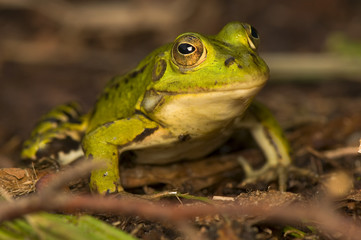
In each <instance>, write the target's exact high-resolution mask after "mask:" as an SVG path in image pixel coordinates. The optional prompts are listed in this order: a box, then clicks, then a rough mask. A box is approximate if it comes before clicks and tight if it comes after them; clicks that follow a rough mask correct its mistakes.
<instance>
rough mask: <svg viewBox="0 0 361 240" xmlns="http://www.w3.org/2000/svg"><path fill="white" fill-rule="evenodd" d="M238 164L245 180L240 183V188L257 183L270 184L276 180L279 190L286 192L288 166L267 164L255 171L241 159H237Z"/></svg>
mask: <svg viewBox="0 0 361 240" xmlns="http://www.w3.org/2000/svg"><path fill="white" fill-rule="evenodd" d="M238 162H239V163H240V164H241V166H242V167H243V170H244V172H245V179H244V180H243V182H242V183H241V186H245V185H247V184H252V183H256V182H258V181H265V182H271V181H274V180H278V186H279V190H280V191H282V192H284V191H286V188H287V175H288V168H289V165H287V166H283V165H281V164H278V165H275V164H271V163H270V162H267V163H266V164H265V165H264V166H263V167H262V168H260V169H256V170H255V169H253V167H252V166H251V165H250V164H249V163H248V162H247V161H246V160H245V159H244V158H243V157H239V158H238Z"/></svg>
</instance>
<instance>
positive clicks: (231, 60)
mask: <svg viewBox="0 0 361 240" xmlns="http://www.w3.org/2000/svg"><path fill="white" fill-rule="evenodd" d="M235 60H236V59H234V57H229V58H227V59H226V61H224V65H225V66H226V67H229V66H231V65H232V64H233V63H234V62H235Z"/></svg>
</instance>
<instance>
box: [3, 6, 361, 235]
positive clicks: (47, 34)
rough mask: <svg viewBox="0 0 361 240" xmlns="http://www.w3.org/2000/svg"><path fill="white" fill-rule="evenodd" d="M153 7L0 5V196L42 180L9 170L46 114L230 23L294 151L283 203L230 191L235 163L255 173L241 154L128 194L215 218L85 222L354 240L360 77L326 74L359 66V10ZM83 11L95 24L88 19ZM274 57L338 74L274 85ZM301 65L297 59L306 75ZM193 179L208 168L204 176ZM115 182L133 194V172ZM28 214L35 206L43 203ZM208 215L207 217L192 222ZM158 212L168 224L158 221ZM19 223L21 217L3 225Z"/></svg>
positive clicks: (154, 172) (244, 189)
mask: <svg viewBox="0 0 361 240" xmlns="http://www.w3.org/2000/svg"><path fill="white" fill-rule="evenodd" d="M164 2H165V1H160V0H158V1H154V2H153V4H149V3H147V1H134V2H131V1H122V2H121V3H115V2H112V1H109V2H106V4H104V3H100V2H97V1H92V2H89V3H88V2H87V3H85V2H84V1H57V2H56V4H57V5H56V6H54V5H46V4H48V3H45V2H44V3H43V4H42V5H37V4H29V3H27V2H26V1H24V2H22V1H19V2H18V5H16V4H14V3H10V2H8V3H6V1H5V3H2V4H1V5H0V13H1V14H0V21H1V22H2V25H1V26H0V35H1V36H2V38H1V39H0V49H1V52H2V54H1V56H0V63H1V66H0V69H1V75H0V79H1V80H0V82H1V88H0V111H1V112H2V114H1V117H0V167H1V168H2V169H1V171H0V176H2V188H5V190H6V191H7V192H9V193H13V194H14V195H19V194H23V193H26V192H28V191H32V190H34V187H35V186H34V185H33V183H34V182H33V181H28V180H29V179H28V178H26V176H30V179H31V177H32V179H38V178H41V177H42V175H41V173H40V174H39V172H37V175H36V176H35V175H34V176H33V175H32V174H33V173H34V171H35V170H34V169H31V166H28V165H25V164H24V163H23V162H21V161H20V159H19V152H20V148H21V143H22V141H23V140H24V139H25V138H26V137H27V136H28V134H29V132H30V130H31V128H32V127H33V126H34V124H35V123H36V121H37V119H38V118H39V117H40V116H41V115H42V114H44V113H45V112H46V111H48V110H49V109H51V108H52V107H54V106H56V105H57V104H61V103H64V102H67V101H72V100H76V101H78V102H80V103H81V105H82V106H83V108H84V110H85V111H86V110H88V109H90V108H91V106H92V104H93V103H94V101H95V99H96V96H97V95H98V94H99V93H100V91H101V89H102V87H103V86H104V85H105V83H106V81H107V80H108V79H110V78H111V77H112V76H113V75H115V74H119V73H124V72H126V71H127V70H129V69H131V67H133V66H135V65H136V63H137V62H138V61H139V60H141V59H142V58H143V57H144V56H145V55H146V54H147V53H149V51H151V50H152V49H154V48H155V47H157V46H159V45H162V44H164V43H165V42H169V41H172V40H173V39H174V38H175V37H176V36H177V35H178V34H179V33H182V32H185V31H199V32H202V33H206V34H214V33H216V32H217V31H218V30H219V29H220V28H221V27H222V26H223V25H224V24H225V23H227V22H229V21H233V20H238V21H245V22H249V23H251V24H253V25H254V26H256V28H257V29H258V31H259V33H260V35H261V49H260V54H261V56H262V54H264V55H265V56H267V59H269V65H270V68H271V79H270V81H269V83H268V84H267V85H266V86H265V88H264V89H263V90H262V91H261V92H260V94H259V95H258V96H257V99H258V100H259V101H261V102H263V103H264V104H265V105H267V106H268V107H269V108H270V109H271V110H272V112H273V113H274V114H275V116H276V118H277V119H278V120H279V122H280V124H281V126H282V127H283V129H284V130H285V133H286V137H287V138H288V139H289V141H290V143H291V146H292V149H293V152H292V158H293V166H295V167H298V168H301V169H304V170H308V171H310V172H311V173H312V174H309V175H299V174H297V173H296V171H290V174H289V176H288V181H287V191H286V192H285V193H282V192H279V191H278V188H277V184H276V182H271V183H269V182H267V183H265V182H258V183H257V184H254V185H247V186H241V185H240V182H241V180H242V169H241V168H240V167H239V166H238V165H237V162H236V157H237V156H238V154H243V155H244V156H246V157H247V159H249V160H250V161H261V160H262V156H261V154H260V152H259V151H258V150H257V149H256V148H253V147H252V146H251V147H250V148H246V149H235V151H234V152H233V153H227V154H226V155H221V156H219V155H218V156H210V158H207V159H204V160H203V161H199V162H197V163H194V164H193V165H192V164H189V165H187V164H179V165H175V166H173V167H172V169H173V172H169V169H164V168H144V169H143V168H139V169H137V171H142V172H143V175H144V176H145V177H144V179H142V181H143V182H142V184H140V185H147V187H138V188H136V189H133V190H132V191H133V192H135V193H138V192H140V191H142V192H147V193H148V194H151V193H154V192H155V191H158V190H174V189H176V190H178V191H179V192H181V193H189V194H191V195H192V196H201V197H206V199H207V200H211V199H214V200H215V201H216V203H215V206H216V208H215V209H214V208H212V207H209V206H208V203H204V199H194V197H193V198H192V197H191V198H192V199H188V198H189V197H187V198H186V196H183V195H180V196H177V197H174V196H168V197H163V198H162V201H154V203H153V200H152V201H151V202H152V204H154V206H153V208H157V207H162V208H164V212H162V211H158V212H157V211H155V212H152V211H153V210H150V209H152V208H151V207H150V206H149V205H148V201H147V202H146V203H144V202H142V203H139V205H138V206H140V207H139V208H134V212H131V211H129V212H127V208H126V207H125V208H124V209H113V210H114V211H113V212H111V213H109V211H104V212H102V211H101V209H103V210H104V206H105V203H104V206H98V207H99V209H100V210H95V207H94V209H91V210H92V211H90V212H91V213H92V214H94V215H95V216H96V217H97V218H99V219H101V220H104V221H105V222H108V223H111V224H113V225H114V226H116V227H117V228H120V229H122V230H125V231H126V232H129V233H131V234H132V235H134V236H136V237H138V238H142V239H176V238H179V239H183V238H184V236H188V238H194V239H198V237H199V236H200V235H201V236H203V237H204V238H205V239H270V238H272V237H273V239H296V238H298V239H345V238H348V239H357V236H358V235H357V233H360V231H361V230H360V228H361V226H360V219H359V212H360V201H361V198H360V189H359V187H361V184H360V179H361V178H360V177H361V170H360V166H361V161H360V160H361V157H360V156H359V155H358V153H357V150H358V146H359V139H360V137H361V113H360V112H359V105H360V104H359V103H360V102H361V95H360V92H361V83H360V80H361V75H360V71H358V72H357V71H352V72H347V71H348V70H347V69H349V68H346V67H345V71H341V72H340V71H336V70H337V69H338V68H337V66H341V64H345V61H346V60H345V59H347V58H348V57H352V59H357V61H359V59H360V39H361V35H360V33H361V29H360V28H361V27H360V24H359V22H360V21H361V19H360V18H361V16H360V14H359V12H360V11H361V5H360V3H359V2H358V1H341V0H332V1H330V0H328V1H326V0H317V1H312V2H310V3H305V1H301V0H299V1H292V2H287V3H283V2H281V1H276V2H274V3H273V4H272V5H271V4H270V3H269V2H268V1H257V3H256V2H254V3H253V1H252V2H251V1H227V4H225V3H224V1H217V0H212V1H209V2H208V3H207V5H204V4H202V1H174V2H173V3H172V4H169V6H168V5H167V6H165V5H164ZM112 9H113V10H114V12H113V11H112ZM94 10H96V11H95V13H97V14H99V16H98V15H97V14H95V15H88V14H91V13H92V11H94ZM123 10H124V12H122V14H118V13H119V12H120V11H123ZM93 14H94V12H93ZM100 14H102V15H100ZM127 14H128V15H127ZM90 16H91V17H90ZM93 16H97V17H99V19H98V18H96V17H94V19H98V21H90V20H91V19H93V18H92V17H93ZM100 16H102V17H100ZM105 16H106V17H105ZM121 16H124V18H126V19H130V20H129V21H125V20H124V19H122V18H121ZM148 16H149V17H148ZM84 19H87V20H84ZM145 23H147V24H145ZM340 36H341V37H340ZM340 39H341V40H340ZM342 39H343V40H342ZM345 39H346V40H345ZM347 39H348V40H347ZM280 53H281V54H284V53H287V54H290V53H291V54H292V56H294V57H298V56H304V54H305V53H307V54H308V53H312V54H314V55H312V56H319V55H323V54H330V55H326V56H329V58H328V59H336V60H339V61H340V63H339V64H338V62H337V64H336V65H335V66H334V67H330V68H327V67H324V66H323V65H322V64H321V63H320V64H319V65H317V66H321V67H320V68H321V70H320V72H321V73H324V74H323V75H322V74H319V75H312V74H308V75H307V74H306V75H305V74H304V72H301V73H299V74H298V73H297V72H296V73H293V74H292V73H291V74H289V72H288V75H286V74H285V72H282V68H280V66H279V65H277V64H278V63H277V62H276V61H275V59H276V58H275V56H279V55H278V54H280ZM283 56H289V55H283ZM312 56H311V57H310V58H302V59H303V61H307V60H309V61H312ZM267 59H266V60H267ZM305 59H306V60H305ZM284 62H287V58H286V59H285V61H284ZM353 64H355V61H350V62H347V61H346V65H347V67H349V66H352V65H353ZM280 65H281V66H283V64H280ZM300 65H301V64H300ZM317 66H315V68H317ZM356 66H357V65H356ZM300 67H301V66H300ZM280 69H281V70H280ZM296 69H297V66H296ZM325 69H326V70H325ZM335 69H336V70H335ZM306 71H307V70H306ZM309 71H310V72H311V71H314V68H311V69H310V70H309ZM320 72H318V73H320ZM211 163H212V164H211ZM205 165H206V166H208V168H207V170H205V171H203V170H204V169H205V167H204V166H205ZM10 167H11V168H10ZM29 167H30V168H29ZM14 168H16V169H14ZM24 169H27V170H26V171H25V170H24ZM189 169H191V172H192V173H193V174H183V175H182V174H178V175H176V174H174V173H184V172H185V171H186V170H187V171H188V173H189V172H190V170H189ZM37 170H39V169H37ZM70 170H71V169H70ZM127 170H128V172H127V174H128V175H126V177H125V178H126V179H125V180H124V181H128V182H129V184H130V185H131V184H132V181H135V180H136V179H135V178H134V177H133V176H134V174H135V173H134V172H132V170H134V169H132V168H128V169H127ZM201 170H202V171H201ZM52 171H53V172H54V169H52ZM75 173H76V174H84V177H83V178H81V179H82V180H83V181H80V182H79V181H75V182H73V181H72V182H71V189H70V191H71V192H72V193H86V192H87V191H88V190H87V185H86V183H84V181H85V182H86V179H87V176H86V173H84V172H81V171H80V173H79V172H75ZM27 174H28V175H27ZM73 174H74V173H73ZM154 176H158V177H159V176H162V179H167V183H163V184H155V183H154V182H152V181H153V177H154ZM175 176H176V177H175ZM69 179H72V177H70V178H69ZM65 180H66V178H65ZM72 180H78V179H72ZM21 181H22V182H21ZM47 182H51V177H50V178H49V177H48V179H47V178H42V179H41V181H40V182H38V185H37V187H38V188H41V185H42V184H44V185H46V184H47ZM12 183H14V184H15V185H11V184H12ZM169 183H172V184H169ZM64 185H69V184H68V183H67V184H64ZM54 189H57V190H58V191H57V195H61V194H62V193H63V190H59V189H60V188H59V186H56V187H54ZM66 191H68V190H66ZM52 194H53V193H52ZM25 196H33V195H28V194H25ZM54 199H55V200H56V198H54ZM38 200H39V199H38ZM55 200H54V201H55ZM88 200H89V199H88ZM120 200H122V199H120ZM32 201H34V202H36V201H35V200H32ZM39 201H40V202H42V203H44V199H40V200H39ZM107 201H109V203H110V201H111V200H109V199H108V200H107ZM50 202H51V201H50ZM55 203H57V204H59V202H55ZM55 203H54V204H55ZM123 203H124V202H123ZM180 203H181V204H180ZM74 204H75V205H76V202H75V203H74ZM142 204H144V205H142ZM35 205H36V204H35ZM36 206H38V205H36ZM39 206H41V204H39ZM119 206H122V203H119ZM128 206H131V205H128ZM142 206H143V207H142ZM212 206H213V205H212ZM17 207H18V206H17ZM57 207H58V208H56V207H54V206H49V205H46V209H48V210H49V211H51V212H54V210H56V212H59V209H62V211H61V212H69V211H65V209H66V207H68V209H69V205H67V206H62V205H59V206H57ZM78 207H79V206H78ZM102 207H103V208H102ZM187 207H188V208H189V209H188V210H187ZM227 207H228V208H227ZM119 208H121V207H119ZM129 208H131V207H129ZM178 208H180V209H181V210H182V211H183V212H182V211H180V210H179V209H178ZM183 208H184V209H183ZM229 208H230V209H231V210H230V209H229ZM9 209H10V208H9ZM11 209H12V208H11ZM19 209H20V208H19ZM27 209H28V211H29V208H27ZM177 209H178V210H177ZM302 209H306V210H304V211H302ZM3 210H4V208H0V216H2V217H1V219H2V220H4V219H12V218H13V217H11V216H14V214H15V213H14V211H13V212H12V213H13V215H12V214H11V213H9V212H4V211H3ZM22 210H24V209H22ZM39 210H43V209H42V208H41V207H39ZM63 210H64V211H63ZM84 211H85V210H84V209H82V210H81V211H79V210H78V211H77V210H74V209H73V210H72V211H70V212H71V213H77V214H79V212H84ZM166 211H168V213H167V212H166ZM207 211H209V212H210V213H212V214H209V215H207V214H205V212H207ZM15 212H16V211H15ZM86 212H88V211H86ZM170 212H173V213H174V214H178V215H177V216H172V215H167V214H169V213H170ZM5 213H7V215H6V214H5ZM24 213H27V211H23V212H20V213H19V214H18V215H16V216H22V214H24ZM122 213H124V214H122ZM290 213H292V214H290ZM157 214H158V215H157ZM161 214H164V216H168V219H170V220H169V221H167V218H166V217H162V216H160V215H161ZM304 219H308V221H304ZM189 220H191V221H189ZM352 231H353V232H352ZM350 234H351V235H350Z"/></svg>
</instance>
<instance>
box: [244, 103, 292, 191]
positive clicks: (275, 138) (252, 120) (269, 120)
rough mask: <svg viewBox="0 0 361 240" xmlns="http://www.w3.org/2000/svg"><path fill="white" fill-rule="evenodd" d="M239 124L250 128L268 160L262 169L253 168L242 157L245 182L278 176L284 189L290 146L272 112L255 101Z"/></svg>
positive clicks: (281, 188)
mask: <svg viewBox="0 0 361 240" xmlns="http://www.w3.org/2000/svg"><path fill="white" fill-rule="evenodd" d="M239 126H241V127H246V128H248V129H249V130H250V132H251V134H252V136H253V138H254V139H255V141H256V142H257V144H258V145H259V147H260V148H261V149H262V151H263V153H264V155H265V157H266V160H267V162H266V164H265V165H264V166H263V167H262V168H261V169H258V170H253V169H252V167H251V166H250V165H249V164H248V163H247V162H246V161H244V160H243V159H240V162H241V164H242V165H243V167H244V170H245V173H246V180H245V182H244V183H249V182H252V181H255V180H256V179H260V178H262V179H265V180H272V179H274V178H277V177H278V180H279V188H280V190H282V191H284V190H285V189H286V181H287V174H286V173H287V171H286V168H288V167H289V165H290V164H291V158H290V147H289V143H288V141H287V139H286V138H285V136H284V134H283V131H282V129H281V127H280V126H279V124H278V122H277V121H276V120H275V118H274V117H273V115H272V113H271V112H270V111H269V110H268V109H267V108H266V107H265V106H263V105H262V104H260V103H258V102H254V103H252V104H251V106H250V107H249V109H248V112H247V114H246V115H245V117H244V118H243V119H242V121H241V122H239Z"/></svg>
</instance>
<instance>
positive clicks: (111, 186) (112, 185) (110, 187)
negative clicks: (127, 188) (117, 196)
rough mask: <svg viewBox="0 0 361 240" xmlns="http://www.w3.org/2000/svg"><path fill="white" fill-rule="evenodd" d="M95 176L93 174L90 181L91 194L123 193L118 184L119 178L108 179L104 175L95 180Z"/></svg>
mask: <svg viewBox="0 0 361 240" xmlns="http://www.w3.org/2000/svg"><path fill="white" fill-rule="evenodd" d="M96 175H97V174H94V173H93V174H92V177H91V179H90V188H91V190H92V192H94V193H99V194H101V195H109V194H113V193H119V192H123V191H124V189H123V187H122V186H121V185H120V183H119V178H110V177H108V176H106V174H102V177H101V178H97V177H96Z"/></svg>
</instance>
